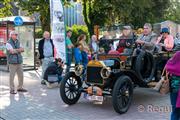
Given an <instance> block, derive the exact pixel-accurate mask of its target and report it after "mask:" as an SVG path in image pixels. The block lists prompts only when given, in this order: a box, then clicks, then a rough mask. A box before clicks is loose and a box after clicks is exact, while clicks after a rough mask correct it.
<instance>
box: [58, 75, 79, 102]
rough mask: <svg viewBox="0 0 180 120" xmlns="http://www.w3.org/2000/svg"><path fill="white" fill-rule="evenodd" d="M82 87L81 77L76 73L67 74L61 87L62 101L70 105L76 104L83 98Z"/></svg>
mask: <svg viewBox="0 0 180 120" xmlns="http://www.w3.org/2000/svg"><path fill="white" fill-rule="evenodd" d="M81 86H82V83H81V79H80V77H78V76H76V75H75V73H74V72H70V73H67V74H66V75H65V77H64V79H63V80H62V81H61V85H60V95H61V98H62V100H63V101H64V102H65V103H66V104H68V105H72V104H75V103H76V102H77V101H78V100H79V98H80V96H81V92H80V88H81Z"/></svg>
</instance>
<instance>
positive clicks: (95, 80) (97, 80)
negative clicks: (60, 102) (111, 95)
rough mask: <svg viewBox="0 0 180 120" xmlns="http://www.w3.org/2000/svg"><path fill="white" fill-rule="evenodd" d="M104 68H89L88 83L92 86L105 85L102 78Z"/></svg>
mask: <svg viewBox="0 0 180 120" xmlns="http://www.w3.org/2000/svg"><path fill="white" fill-rule="evenodd" d="M101 69H102V67H90V66H88V67H87V82H88V83H92V84H98V85H102V84H103V78H102V77H101V74H100V72H101Z"/></svg>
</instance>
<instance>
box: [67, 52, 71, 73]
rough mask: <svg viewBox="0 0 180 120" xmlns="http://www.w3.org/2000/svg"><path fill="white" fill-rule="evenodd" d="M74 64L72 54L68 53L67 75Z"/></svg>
mask: <svg viewBox="0 0 180 120" xmlns="http://www.w3.org/2000/svg"><path fill="white" fill-rule="evenodd" d="M71 62H72V53H67V63H66V64H67V67H66V73H67V72H69V70H70V67H71Z"/></svg>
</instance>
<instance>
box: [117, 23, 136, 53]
mask: <svg viewBox="0 0 180 120" xmlns="http://www.w3.org/2000/svg"><path fill="white" fill-rule="evenodd" d="M132 42H133V33H132V28H131V26H123V30H122V36H120V40H119V44H118V46H117V49H116V50H117V51H118V52H119V53H129V51H130V49H129V47H130V46H131V45H132Z"/></svg>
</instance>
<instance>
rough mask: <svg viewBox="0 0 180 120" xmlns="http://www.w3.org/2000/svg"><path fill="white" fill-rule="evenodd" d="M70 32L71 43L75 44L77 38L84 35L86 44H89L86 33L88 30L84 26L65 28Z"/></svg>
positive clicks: (87, 33)
mask: <svg viewBox="0 0 180 120" xmlns="http://www.w3.org/2000/svg"><path fill="white" fill-rule="evenodd" d="M69 29H70V30H72V37H71V40H72V42H73V44H75V43H76V41H77V38H78V37H79V36H80V35H81V34H85V35H86V36H87V37H86V38H87V39H86V42H89V32H88V28H87V26H85V25H73V26H72V27H71V28H70V27H67V30H69Z"/></svg>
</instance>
